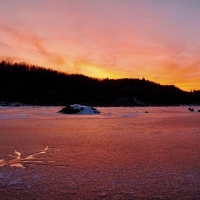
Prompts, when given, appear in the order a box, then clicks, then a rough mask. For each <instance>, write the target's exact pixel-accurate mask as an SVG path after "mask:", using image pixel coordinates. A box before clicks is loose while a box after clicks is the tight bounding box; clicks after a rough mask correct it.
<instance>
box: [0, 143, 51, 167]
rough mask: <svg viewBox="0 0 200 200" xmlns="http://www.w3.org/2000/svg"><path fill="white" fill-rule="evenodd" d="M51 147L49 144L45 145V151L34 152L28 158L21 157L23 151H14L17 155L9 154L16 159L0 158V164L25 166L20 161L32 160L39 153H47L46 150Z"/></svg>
mask: <svg viewBox="0 0 200 200" xmlns="http://www.w3.org/2000/svg"><path fill="white" fill-rule="evenodd" d="M48 149H49V147H48V146H46V147H45V149H44V150H43V151H40V152H38V153H35V154H32V155H29V156H28V157H26V158H23V159H22V158H21V153H20V152H18V151H16V150H15V151H14V153H15V154H16V156H13V155H9V156H10V157H13V158H14V159H12V160H8V161H6V160H4V159H0V166H1V167H2V166H4V165H9V166H11V167H22V168H24V166H23V165H22V164H21V163H20V162H26V161H27V160H31V159H34V157H35V156H36V155H39V154H44V153H46V151H47V150H48Z"/></svg>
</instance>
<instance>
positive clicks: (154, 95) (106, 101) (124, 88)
mask: <svg viewBox="0 0 200 200" xmlns="http://www.w3.org/2000/svg"><path fill="white" fill-rule="evenodd" d="M0 102H4V103H11V102H21V103H23V104H31V105H69V104H74V103H80V104H86V105H95V106H147V105H151V106H159V105H181V104H198V105H199V104H200V91H192V92H185V91H182V90H181V89H179V88H177V87H175V86H174V85H160V84H158V83H154V82H151V81H148V80H145V79H144V78H143V79H137V78H135V79H128V78H123V79H116V80H115V79H108V78H107V79H103V80H100V79H97V78H91V77H87V76H84V75H80V74H66V73H62V72H58V71H55V70H52V69H46V68H43V67H39V66H35V65H29V64H27V63H14V62H11V61H9V60H8V61H7V60H2V61H1V62H0Z"/></svg>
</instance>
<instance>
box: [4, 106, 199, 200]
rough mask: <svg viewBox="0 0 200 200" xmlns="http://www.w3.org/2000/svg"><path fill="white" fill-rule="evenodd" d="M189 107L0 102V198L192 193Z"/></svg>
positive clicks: (195, 127)
mask: <svg viewBox="0 0 200 200" xmlns="http://www.w3.org/2000/svg"><path fill="white" fill-rule="evenodd" d="M193 108H194V112H190V111H188V106H180V107H132V108H130V107H129V108H128V107H127V108H122V107H120V108H112V107H110V108H104V107H101V108H97V109H98V110H99V111H100V112H101V114H93V115H64V114H60V113H58V111H59V110H60V107H0V199H1V200H4V199H5V200H14V199H20V200H25V199H48V200H51V199H52V200H53V199H57V200H58V199H70V200H71V199H115V200H117V199H119V200H121V199H139V200H140V199H141V200H144V199H200V113H199V112H197V111H198V110H199V109H200V107H193ZM146 111H148V113H145V112H146Z"/></svg>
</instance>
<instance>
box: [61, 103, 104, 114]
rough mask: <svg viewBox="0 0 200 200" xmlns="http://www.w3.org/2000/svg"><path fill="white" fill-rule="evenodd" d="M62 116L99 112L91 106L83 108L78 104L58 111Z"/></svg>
mask: <svg viewBox="0 0 200 200" xmlns="http://www.w3.org/2000/svg"><path fill="white" fill-rule="evenodd" d="M59 112H60V113H64V114H99V113H100V112H99V111H98V110H97V109H96V108H93V107H91V106H83V105H80V104H73V105H70V106H66V107H65V108H63V109H61V110H60V111H59Z"/></svg>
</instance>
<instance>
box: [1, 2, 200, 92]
mask: <svg viewBox="0 0 200 200" xmlns="http://www.w3.org/2000/svg"><path fill="white" fill-rule="evenodd" d="M0 8H1V12H0V58H3V59H5V58H8V57H9V58H12V59H13V60H14V61H15V62H21V61H24V62H27V63H29V64H36V65H39V66H43V67H46V68H52V69H55V70H59V71H63V72H68V73H78V74H84V75H87V76H90V77H97V78H106V77H109V78H140V79H141V78H143V77H144V78H145V79H148V80H150V81H154V82H157V83H160V84H167V85H172V84H173V85H175V86H177V87H179V88H181V89H183V90H186V91H190V90H200V0H18V1H17V0H0Z"/></svg>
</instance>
